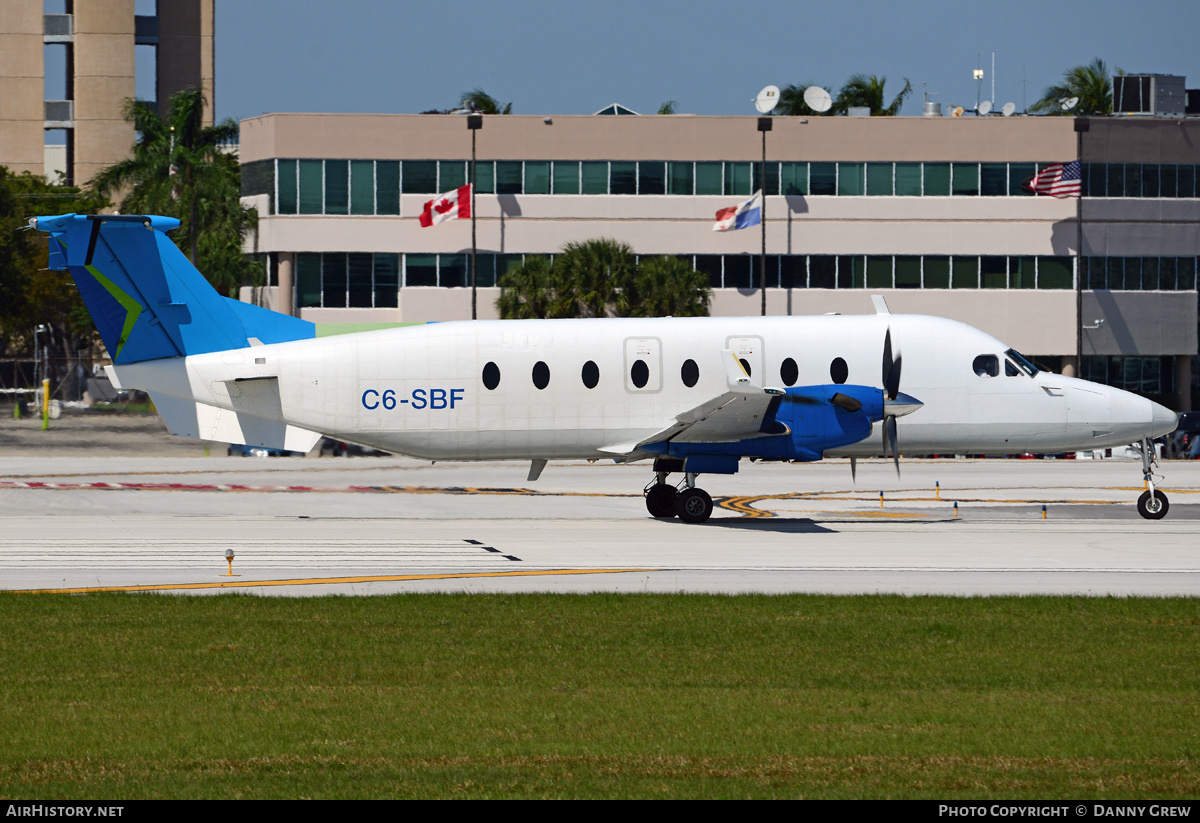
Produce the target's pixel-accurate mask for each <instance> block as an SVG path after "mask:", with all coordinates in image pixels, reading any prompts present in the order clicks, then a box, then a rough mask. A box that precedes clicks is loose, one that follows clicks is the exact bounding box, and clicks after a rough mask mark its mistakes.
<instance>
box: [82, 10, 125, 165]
mask: <svg viewBox="0 0 1200 823" xmlns="http://www.w3.org/2000/svg"><path fill="white" fill-rule="evenodd" d="M74 8H75V46H74V49H75V81H74V82H75V91H74V99H75V168H74V174H75V182H76V183H77V184H80V185H83V184H86V183H87V181H89V180H91V179H92V178H93V177H94V176H95V175H96V174H97V173H99V172H100V171H101V170H102V169H104V168H106V167H107V166H110V165H112V164H113V163H115V162H117V161H118V160H121V159H122V158H124V157H125V156H126V155H127V154H128V153H129V147H130V146H132V145H133V138H134V132H133V125H132V124H130V123H126V122H125V119H124V118H123V117H122V116H121V113H122V108H123V106H124V103H125V100H126V99H128V98H131V97H135V96H136V94H137V84H136V81H135V74H134V51H133V46H134V14H133V11H134V2H133V0H75V4H74Z"/></svg>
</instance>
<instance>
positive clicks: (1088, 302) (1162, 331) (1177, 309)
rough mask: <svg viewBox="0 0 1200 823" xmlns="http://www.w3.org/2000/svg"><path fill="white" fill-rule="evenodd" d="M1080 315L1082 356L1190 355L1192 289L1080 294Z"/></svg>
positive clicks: (1193, 309)
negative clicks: (1081, 297) (1081, 304)
mask: <svg viewBox="0 0 1200 823" xmlns="http://www.w3.org/2000/svg"><path fill="white" fill-rule="evenodd" d="M1082 312H1083V315H1082V318H1081V320H1082V323H1081V325H1082V326H1083V353H1084V354H1085V355H1087V354H1108V355H1139V354H1140V355H1146V356H1150V355H1161V354H1195V353H1196V343H1197V338H1196V292H1194V291H1180V292H1169V291H1085V292H1084V293H1083V306H1082ZM1101 321H1102V322H1101ZM1097 326H1098V328H1089V327H1097Z"/></svg>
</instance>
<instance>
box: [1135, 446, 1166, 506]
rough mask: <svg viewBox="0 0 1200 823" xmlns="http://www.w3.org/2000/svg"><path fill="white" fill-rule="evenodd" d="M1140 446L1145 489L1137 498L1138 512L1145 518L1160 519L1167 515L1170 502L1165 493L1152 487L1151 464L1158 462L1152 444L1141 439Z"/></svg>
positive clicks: (1152, 474)
mask: <svg viewBox="0 0 1200 823" xmlns="http://www.w3.org/2000/svg"><path fill="white" fill-rule="evenodd" d="M1140 448H1141V450H1142V477H1143V479H1145V481H1146V491H1144V492H1142V496H1141V497H1139V498H1138V502H1137V508H1138V514H1140V515H1141V516H1142V517H1144V518H1146V519H1147V520H1162V519H1163V518H1164V517H1166V516H1167V510H1168V509H1169V508H1171V504H1170V503H1168V502H1167V496H1166V495H1165V494H1163V493H1162V492H1161V491H1159V490H1158V489H1156V488H1154V473H1153V472H1152V471H1151V466H1153V465H1154V464H1157V463H1158V455H1157V454H1155V452H1154V444H1153V443H1151V442H1150V441H1149V440H1143V441H1142V442H1141V445H1140Z"/></svg>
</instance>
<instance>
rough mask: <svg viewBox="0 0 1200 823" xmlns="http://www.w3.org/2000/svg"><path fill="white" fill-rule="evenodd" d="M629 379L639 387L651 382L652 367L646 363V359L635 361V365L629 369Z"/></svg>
mask: <svg viewBox="0 0 1200 823" xmlns="http://www.w3.org/2000/svg"><path fill="white" fill-rule="evenodd" d="M629 379H630V380H632V381H633V385H635V386H637V387H638V388H639V389H644V388H645V387H646V384H647V383H649V382H650V367H649V366H647V365H646V361H645V360H635V361H633V366H632V367H630V369H629Z"/></svg>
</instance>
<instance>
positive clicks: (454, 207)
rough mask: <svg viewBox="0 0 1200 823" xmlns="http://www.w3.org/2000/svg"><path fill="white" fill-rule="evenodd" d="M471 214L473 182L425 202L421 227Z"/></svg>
mask: <svg viewBox="0 0 1200 823" xmlns="http://www.w3.org/2000/svg"><path fill="white" fill-rule="evenodd" d="M470 216H471V184H470V183H468V184H467V185H465V186H459V187H458V188H457V189H455V190H454V191H448V192H446V193H445V194H439V195H438V196H437V197H435V198H433V199H432V200H430V201H429V202H428V203H426V204H425V209H424V211H422V212H421V227H422V228H429V227H430V226H436V225H437V224H438V223H441V222H442V221H443V220H453V219H454V218H455V217H470Z"/></svg>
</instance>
